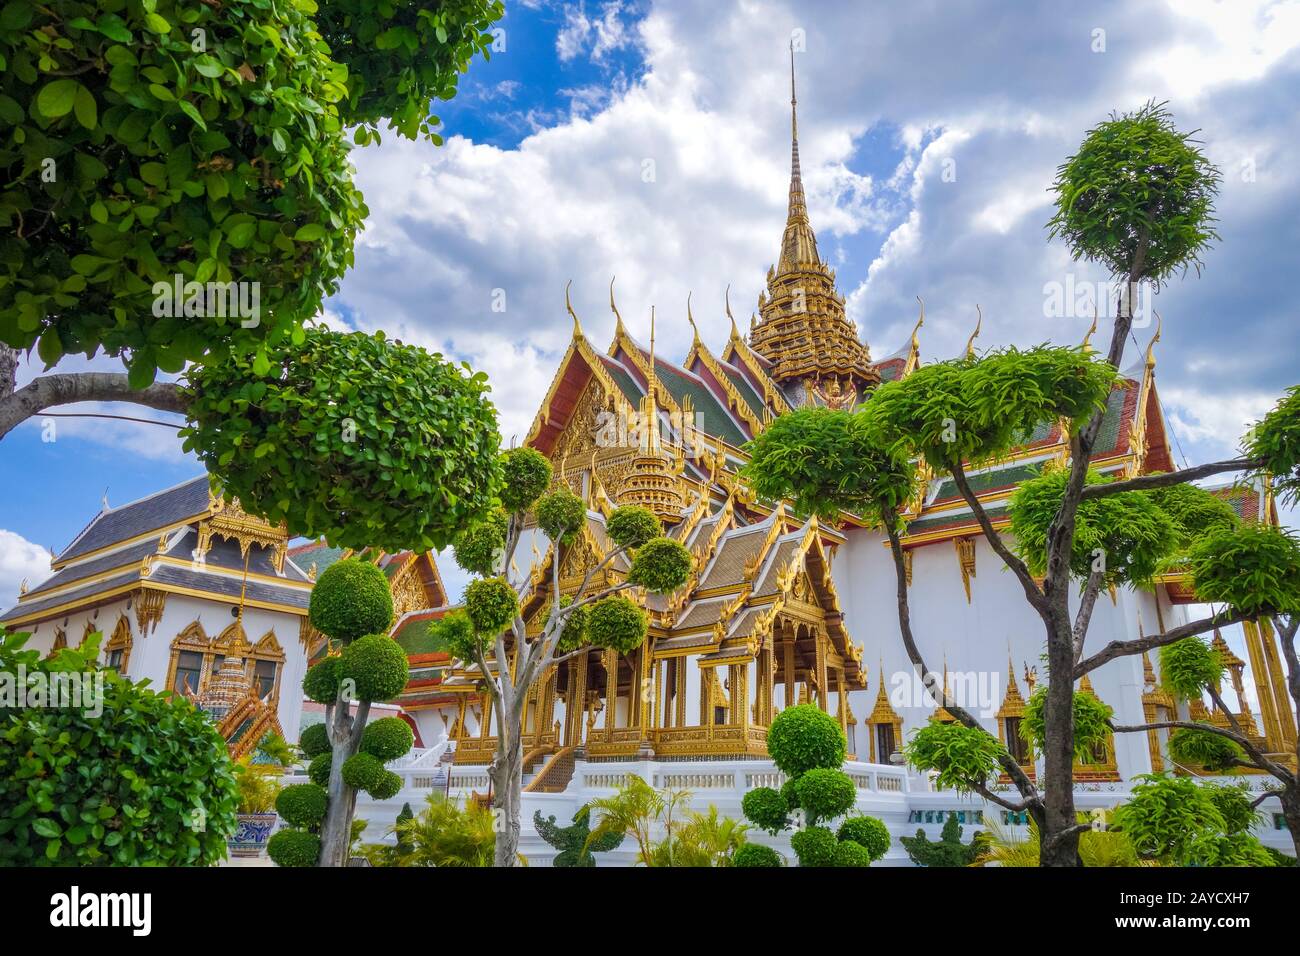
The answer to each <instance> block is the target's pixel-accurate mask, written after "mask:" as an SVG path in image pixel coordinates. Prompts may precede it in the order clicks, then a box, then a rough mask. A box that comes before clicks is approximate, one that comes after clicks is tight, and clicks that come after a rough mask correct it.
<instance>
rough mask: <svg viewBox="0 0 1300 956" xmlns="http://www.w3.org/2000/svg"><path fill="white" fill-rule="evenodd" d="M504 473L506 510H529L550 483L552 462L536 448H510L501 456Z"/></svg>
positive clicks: (503, 502) (503, 490)
mask: <svg viewBox="0 0 1300 956" xmlns="http://www.w3.org/2000/svg"><path fill="white" fill-rule="evenodd" d="M501 474H502V476H503V479H504V480H503V483H502V486H501V503H502V504H503V505H504V506H505V510H506V511H508V512H511V513H514V512H519V511H527V510H528V509H529V508H531V507H532V506H533V505H534V503H536V501H537V499H538V498H540V497H541V496H542V494H543V493H544V492H545V491H546V489H547V487H548V486H549V485H550V484H551V463H550V462H549V461H547V460H546V456H545V455H543V454H542V453H541V452H540V451H538V450H537V449H536V448H529V447H527V446H525V447H523V448H511V449H510V450H509V451H506V452H502V454H501Z"/></svg>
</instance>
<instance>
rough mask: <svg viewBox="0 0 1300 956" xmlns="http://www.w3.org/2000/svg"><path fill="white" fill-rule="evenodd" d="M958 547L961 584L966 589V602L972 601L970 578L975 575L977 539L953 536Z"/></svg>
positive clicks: (954, 544) (953, 541) (955, 545)
mask: <svg viewBox="0 0 1300 956" xmlns="http://www.w3.org/2000/svg"><path fill="white" fill-rule="evenodd" d="M952 543H953V546H954V547H956V549H957V563H958V564H959V565H960V566H961V585H962V587H963V588H965V590H966V603H967V604H969V603H970V579H971V578H973V577H975V539H974V538H969V537H967V538H953V539H952Z"/></svg>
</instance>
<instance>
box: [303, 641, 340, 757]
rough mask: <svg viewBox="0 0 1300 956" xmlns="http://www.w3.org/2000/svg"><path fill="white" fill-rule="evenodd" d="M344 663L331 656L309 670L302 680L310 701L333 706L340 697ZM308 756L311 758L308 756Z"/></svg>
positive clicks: (336, 656) (304, 691)
mask: <svg viewBox="0 0 1300 956" xmlns="http://www.w3.org/2000/svg"><path fill="white" fill-rule="evenodd" d="M341 666H342V661H341V660H340V659H339V657H338V655H337V654H335V655H331V656H329V657H326V658H325V659H323V660H321V661H319V662H317V663H315V664H313V665H312V666H311V667H309V668H307V673H306V675H305V676H304V677H303V679H302V692H303V693H304V694H306V695H307V698H308V699H309V700H314V701H316V703H318V704H332V703H334V701H335V700H337V699H338V696H339V681H341V680H342V679H343V675H342V674H341V673H340V672H339V668H340V667H341ZM308 756H311V755H310V754H308Z"/></svg>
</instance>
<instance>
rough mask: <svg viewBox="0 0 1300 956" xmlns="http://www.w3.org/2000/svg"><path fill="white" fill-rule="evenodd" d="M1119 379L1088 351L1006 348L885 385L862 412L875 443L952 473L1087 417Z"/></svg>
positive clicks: (942, 364) (933, 367) (925, 368)
mask: <svg viewBox="0 0 1300 956" xmlns="http://www.w3.org/2000/svg"><path fill="white" fill-rule="evenodd" d="M1114 380H1115V370H1114V369H1113V368H1111V366H1110V365H1109V364H1107V363H1106V362H1104V361H1098V360H1096V359H1093V358H1092V357H1091V355H1090V354H1089V353H1088V352H1087V351H1086V350H1085V349H1083V348H1078V347H1076V348H1059V347H1048V346H1039V347H1036V348H1032V349H1027V350H1024V351H1021V350H1019V349H1015V348H1005V349H1000V350H998V351H995V352H991V353H990V354H988V355H986V356H984V357H983V358H979V359H969V360H968V359H961V360H957V361H950V362H939V363H936V364H934V365H926V366H922V367H921V368H918V369H917V370H916V371H914V372H913V373H912V374H911V375H909V376H908V377H907V378H905V379H902V380H900V381H896V382H887V383H885V384H884V385H881V386H880V387H879V388H878V389H876V391H875V393H874V394H873V395H872V397H871V401H870V402H868V403H867V405H866V407H865V409H864V410H863V412H862V413H861V414H863V415H864V416H866V418H867V422H868V426H867V427H868V431H869V432H870V434H871V435H872V436H874V437H873V444H875V445H877V446H878V447H885V448H891V449H896V450H897V451H898V453H899V454H913V453H915V454H920V455H921V456H923V457H924V458H925V460H926V461H927V462H928V463H929V464H930V465H931V467H933V468H935V469H937V470H941V471H947V470H950V469H951V468H952V466H953V465H954V464H956V463H957V462H958V461H965V462H970V463H972V464H978V463H980V462H984V461H987V460H989V459H992V458H996V457H998V456H1000V455H1003V454H1005V453H1006V452H1007V451H1009V450H1010V449H1011V448H1012V447H1013V446H1015V445H1016V444H1018V443H1021V442H1023V441H1024V440H1025V438H1026V436H1028V435H1029V434H1030V433H1031V432H1032V431H1033V430H1034V429H1035V428H1036V427H1037V426H1039V425H1043V424H1047V423H1050V422H1055V421H1057V420H1059V419H1062V418H1066V419H1070V420H1071V421H1074V420H1077V419H1085V418H1088V417H1090V416H1091V415H1092V413H1093V412H1094V411H1096V410H1098V409H1100V408H1102V407H1103V404H1104V402H1105V400H1106V396H1107V395H1109V394H1110V389H1111V385H1112V384H1113V382H1114Z"/></svg>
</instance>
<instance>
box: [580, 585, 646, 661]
mask: <svg viewBox="0 0 1300 956" xmlns="http://www.w3.org/2000/svg"><path fill="white" fill-rule="evenodd" d="M648 624H649V622H648V621H647V620H646V614H645V611H643V610H642V609H641V608H640V607H639V606H638V605H637V604H636V602H635V601H632V600H629V599H628V598H625V597H623V596H622V595H620V594H612V595H610V596H609V597H607V598H601V599H600V600H599V601H597V602H596V603H594V604H589V605H587V638H588V639H589V640H590V641H591V643H592V644H595V645H596V646H597V647H611V648H613V649H614V650H616V651H618V652H619V653H620V654H628V653H630V652H632V651H634V650H636V649H637V648H638V647H640V646H641V642H642V641H644V640H645V635H646V628H647V627H648Z"/></svg>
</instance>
